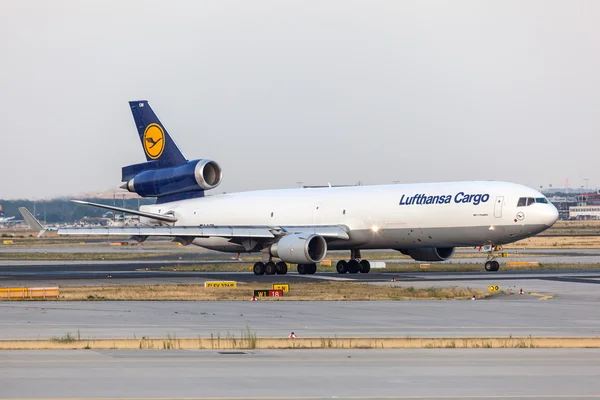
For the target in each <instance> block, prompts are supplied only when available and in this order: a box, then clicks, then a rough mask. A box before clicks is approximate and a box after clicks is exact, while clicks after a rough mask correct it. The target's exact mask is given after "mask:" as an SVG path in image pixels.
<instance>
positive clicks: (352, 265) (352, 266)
mask: <svg viewBox="0 0 600 400" xmlns="http://www.w3.org/2000/svg"><path fill="white" fill-rule="evenodd" d="M359 268H360V264H359V262H358V261H357V260H350V261H348V272H349V273H351V274H358V270H359Z"/></svg>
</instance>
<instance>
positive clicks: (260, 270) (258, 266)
mask: <svg viewBox="0 0 600 400" xmlns="http://www.w3.org/2000/svg"><path fill="white" fill-rule="evenodd" d="M264 273H265V264H264V263H262V262H260V261H259V262H257V263H255V264H254V275H263V274H264Z"/></svg>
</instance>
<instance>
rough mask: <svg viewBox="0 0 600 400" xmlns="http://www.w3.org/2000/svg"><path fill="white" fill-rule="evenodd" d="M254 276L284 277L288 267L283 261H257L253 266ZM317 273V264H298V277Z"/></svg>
mask: <svg viewBox="0 0 600 400" xmlns="http://www.w3.org/2000/svg"><path fill="white" fill-rule="evenodd" d="M253 271H254V275H276V274H277V275H285V274H287V273H288V265H287V264H286V263H284V262H283V261H279V262H278V263H274V262H273V261H268V262H262V261H259V262H257V263H255V264H254V268H253ZM315 272H317V264H298V273H299V274H300V275H306V274H310V275H312V274H314V273H315Z"/></svg>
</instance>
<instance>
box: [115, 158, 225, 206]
mask: <svg viewBox="0 0 600 400" xmlns="http://www.w3.org/2000/svg"><path fill="white" fill-rule="evenodd" d="M222 179H223V172H222V170H221V167H220V166H219V164H217V162H216V161H213V160H206V159H200V160H192V161H188V162H186V163H185V164H182V165H177V166H171V167H164V166H162V164H160V163H158V162H152V161H151V162H146V163H142V164H136V165H130V166H128V167H124V168H123V178H122V181H123V182H126V183H125V184H124V185H123V186H121V188H123V189H127V190H128V191H130V192H134V193H137V194H138V195H140V196H142V197H159V198H160V197H165V196H173V195H181V194H188V195H190V196H189V197H200V196H202V195H203V193H204V191H205V190H209V189H214V188H216V187H217V186H219V184H220V183H221V180H222Z"/></svg>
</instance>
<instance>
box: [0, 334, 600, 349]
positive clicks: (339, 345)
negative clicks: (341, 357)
mask: <svg viewBox="0 0 600 400" xmlns="http://www.w3.org/2000/svg"><path fill="white" fill-rule="evenodd" d="M361 348H362V349H427V348H470V349H475V348H600V337H531V336H526V337H451V338H427V337H415V338H411V337H403V338H347V337H346V338H340V337H323V338H294V339H290V338H256V337H252V336H249V337H242V338H234V337H231V336H230V337H218V336H215V337H209V338H202V337H196V338H176V337H166V338H154V339H150V338H141V339H89V340H86V339H64V338H58V339H51V340H0V350H78V349H81V350H83V349H93V350H102V349H105V350H106V349H122V350H132V349H154V350H173V349H182V350H254V349H361Z"/></svg>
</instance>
